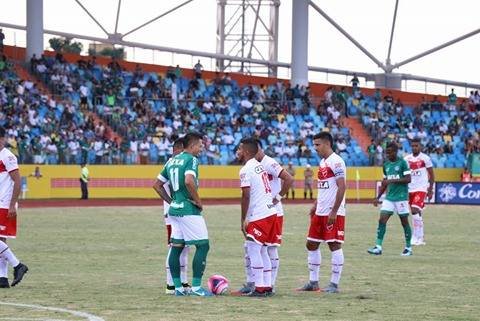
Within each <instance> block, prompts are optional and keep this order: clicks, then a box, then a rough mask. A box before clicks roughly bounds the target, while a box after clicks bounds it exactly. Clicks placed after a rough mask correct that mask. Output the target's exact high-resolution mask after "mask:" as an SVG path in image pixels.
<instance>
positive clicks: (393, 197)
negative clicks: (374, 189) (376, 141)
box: [368, 142, 412, 256]
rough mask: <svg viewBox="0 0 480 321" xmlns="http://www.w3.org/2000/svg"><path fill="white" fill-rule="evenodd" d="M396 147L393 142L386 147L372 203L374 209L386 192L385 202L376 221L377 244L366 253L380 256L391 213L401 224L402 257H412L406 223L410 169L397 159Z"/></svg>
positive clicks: (407, 224) (409, 229)
mask: <svg viewBox="0 0 480 321" xmlns="http://www.w3.org/2000/svg"><path fill="white" fill-rule="evenodd" d="M397 153H398V146H397V144H395V143H394V142H391V143H389V144H388V145H387V148H386V154H387V160H386V161H385V163H384V164H383V181H382V185H381V187H380V192H379V193H378V197H377V198H376V199H375V200H374V201H373V205H374V206H375V207H376V206H377V205H378V201H379V199H380V197H381V196H382V194H383V193H384V192H385V191H387V195H386V197H385V200H384V201H383V203H382V208H381V209H380V219H379V220H378V229H377V242H376V245H375V246H374V247H372V248H370V249H368V253H370V254H374V255H380V254H382V243H383V237H384V236H385V232H386V230H387V222H388V219H389V218H390V216H392V214H393V213H395V212H396V213H397V214H398V216H399V217H400V221H401V222H402V226H403V231H404V234H405V249H404V250H403V252H402V256H410V255H412V246H411V244H410V241H411V238H412V229H411V228H410V224H409V223H408V214H410V207H409V205H408V183H410V181H411V176H410V167H409V166H408V164H407V162H406V161H405V160H404V159H403V158H400V157H398V155H397Z"/></svg>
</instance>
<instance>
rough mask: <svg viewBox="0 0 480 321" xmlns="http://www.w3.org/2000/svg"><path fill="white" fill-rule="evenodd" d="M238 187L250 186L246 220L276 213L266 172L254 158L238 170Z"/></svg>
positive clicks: (258, 218) (253, 219)
mask: <svg viewBox="0 0 480 321" xmlns="http://www.w3.org/2000/svg"><path fill="white" fill-rule="evenodd" d="M240 187H250V205H249V207H248V213H247V221H248V222H254V221H258V220H261V219H262V218H265V217H269V216H271V215H275V214H277V211H276V208H275V205H273V203H272V201H273V198H272V188H271V187H270V181H269V179H268V173H267V172H266V171H265V169H264V167H263V166H262V164H260V162H258V161H257V160H256V159H255V158H252V159H250V160H249V161H248V162H247V163H246V164H245V166H243V167H242V169H241V170H240Z"/></svg>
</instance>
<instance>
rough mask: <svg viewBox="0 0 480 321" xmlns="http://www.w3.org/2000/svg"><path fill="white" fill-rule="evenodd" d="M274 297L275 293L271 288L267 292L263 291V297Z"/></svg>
mask: <svg viewBox="0 0 480 321" xmlns="http://www.w3.org/2000/svg"><path fill="white" fill-rule="evenodd" d="M274 295H275V291H274V289H273V288H269V289H268V290H265V296H267V297H270V296H274Z"/></svg>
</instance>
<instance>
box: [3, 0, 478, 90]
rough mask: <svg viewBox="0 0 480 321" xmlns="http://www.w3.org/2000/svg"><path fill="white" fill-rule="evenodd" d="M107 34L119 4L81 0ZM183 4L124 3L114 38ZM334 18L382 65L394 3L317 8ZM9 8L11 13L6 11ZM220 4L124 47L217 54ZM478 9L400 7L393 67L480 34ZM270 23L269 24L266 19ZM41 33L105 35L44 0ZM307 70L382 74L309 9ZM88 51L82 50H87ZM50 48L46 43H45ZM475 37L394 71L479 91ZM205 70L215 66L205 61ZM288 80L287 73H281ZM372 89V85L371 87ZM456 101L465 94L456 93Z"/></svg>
mask: <svg viewBox="0 0 480 321" xmlns="http://www.w3.org/2000/svg"><path fill="white" fill-rule="evenodd" d="M80 1H81V3H82V4H83V5H84V6H85V7H86V8H87V9H89V10H90V12H91V13H92V14H93V16H94V17H95V18H96V19H97V20H98V21H100V23H101V24H102V25H103V26H104V27H105V29H107V30H108V31H109V32H113V31H114V28H115V18H116V10H117V4H118V0H102V1H97V0H80ZM292 1H294V0H281V6H280V23H279V25H280V26H279V55H278V56H279V57H278V60H279V61H281V62H290V59H291V29H292V22H291V11H292V3H291V2H292ZM182 2H183V1H182V0H162V1H158V0H122V1H121V3H122V6H121V11H120V19H119V26H118V32H120V33H125V32H127V31H129V30H131V29H133V28H135V27H137V26H139V25H141V24H142V23H144V22H146V21H148V20H149V19H151V18H154V17H156V16H157V15H159V14H161V13H162V12H165V11H166V10H168V9H170V8H173V7H175V6H176V5H179V4H180V3H182ZM314 2H315V3H316V4H317V5H318V6H319V7H320V8H321V9H322V10H324V11H325V12H326V13H327V14H328V15H329V16H330V17H331V18H333V19H334V20H335V21H336V22H337V23H338V24H339V25H341V26H342V27H343V28H344V29H345V30H346V31H347V32H349V33H350V34H351V35H352V36H353V37H354V38H355V39H356V40H357V41H359V42H360V43H361V44H362V45H363V46H364V47H365V48H367V49H368V50H369V51H370V52H371V53H372V54H373V55H374V56H375V57H377V58H378V59H379V60H380V61H382V62H385V59H386V56H387V51H388V42H389V37H390V30H391V23H392V17H393V12H394V6H395V0H367V1H358V0H357V1H355V0H321V1H320V0H314ZM0 4H1V7H2V10H0V22H4V23H12V24H19V25H25V24H26V0H0ZM6 8H8V10H5V9H6ZM216 13H217V1H215V0H194V1H192V2H191V3H189V4H187V5H186V6H184V7H182V8H180V9H178V10H177V11H175V12H173V13H171V14H169V15H167V16H165V17H163V18H161V19H159V20H157V21H156V22H154V23H152V24H150V25H148V26H146V27H145V28H143V29H140V30H139V31H136V32H134V33H132V34H131V35H129V36H127V37H126V38H125V40H129V41H135V42H143V43H149V44H154V45H160V46H168V47H176V48H184V49H193V50H199V51H206V52H212V53H214V52H215V48H216ZM479 16H480V1H476V0H456V1H454V2H452V1H448V0H422V1H414V0H400V2H399V8H398V16H397V24H396V28H395V38H394V42H393V47H392V55H391V60H392V63H396V62H399V61H402V60H404V59H406V58H409V57H411V56H413V55H416V54H418V53H421V52H423V51H425V50H428V49H430V48H432V47H435V46H437V45H439V44H442V43H444V42H446V41H449V40H452V39H454V38H456V37H458V36H461V35H463V34H465V33H468V32H471V31H473V30H475V29H477V28H479V27H480V26H479V25H480V23H479V22H478V21H479V19H478V18H479ZM267 21H268V19H267ZM44 28H45V29H52V30H58V31H63V32H71V33H77V34H86V35H90V36H97V37H104V36H105V33H104V32H103V31H102V30H101V29H100V28H99V27H98V26H97V25H96V24H95V23H94V22H93V21H92V20H91V19H90V18H89V17H88V16H87V15H86V14H85V13H84V11H83V10H82V9H81V8H80V6H79V5H78V4H77V3H76V2H75V1H74V0H44ZM4 32H5V34H6V40H5V43H6V44H17V45H18V46H25V43H26V41H25V32H23V31H18V30H17V31H15V30H12V29H4ZM46 39H47V38H46ZM308 39H309V52H308V56H309V59H308V63H309V65H310V66H318V67H325V68H336V69H344V70H352V71H363V72H373V73H377V72H381V69H379V68H378V67H377V66H376V65H375V63H374V62H372V61H371V60H370V59H369V58H368V57H366V56H365V55H364V54H363V53H362V52H361V51H360V50H358V49H357V48H356V47H355V46H354V45H353V44H352V43H351V42H349V40H347V39H346V38H345V37H344V36H343V35H341V34H340V33H339V32H338V31H337V30H336V29H335V28H334V27H333V26H331V25H330V24H329V23H328V22H327V21H326V20H325V19H324V18H323V17H322V16H320V14H318V13H317V12H316V11H315V10H314V9H313V8H310V11H309V35H308ZM85 44H86V46H87V43H85ZM45 45H46V46H47V47H48V41H47V40H46V41H45ZM127 53H128V59H129V60H137V61H141V62H147V63H156V64H165V65H170V64H171V65H176V64H180V65H181V66H182V67H191V66H192V65H193V64H194V63H195V62H196V60H197V57H190V56H183V55H172V54H171V53H161V52H153V51H151V50H141V49H135V50H128V51H127ZM478 57H480V34H477V35H475V36H473V37H471V38H469V39H467V40H464V41H463V42H460V43H457V44H455V45H453V46H451V47H448V48H445V49H442V50H441V51H438V52H436V53H434V54H432V55H430V56H427V57H424V58H422V59H420V60H417V61H415V62H412V63H410V64H408V65H405V66H403V67H401V68H400V69H398V70H396V71H397V72H401V73H410V74H414V75H421V76H427V77H433V78H441V79H449V80H455V81H465V82H471V83H477V84H478V83H480V64H479V63H478V60H479V58H478ZM202 64H203V65H204V67H205V68H206V69H213V68H214V61H213V60H210V59H207V58H202ZM280 76H281V77H286V78H288V76H289V74H288V71H281V72H280ZM309 77H310V80H311V81H317V82H333V83H345V82H346V81H348V79H347V78H346V77H345V76H335V75H332V74H329V75H328V76H327V75H325V74H318V73H316V74H314V73H310V75H309ZM370 85H372V84H370ZM406 89H407V90H409V91H425V84H424V83H417V82H412V81H409V82H408V83H407V88H406ZM447 90H448V92H449V91H450V90H449V88H448V89H447V88H446V87H445V86H444V85H433V84H432V85H428V86H427V91H428V92H432V93H445V92H446V91H447ZM456 91H457V94H458V95H459V96H463V95H465V89H461V88H456Z"/></svg>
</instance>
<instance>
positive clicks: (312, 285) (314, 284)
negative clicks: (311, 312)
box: [296, 281, 320, 292]
mask: <svg viewBox="0 0 480 321" xmlns="http://www.w3.org/2000/svg"><path fill="white" fill-rule="evenodd" d="M296 291H299V292H320V287H319V286H318V281H309V282H308V283H305V285H304V286H302V287H301V288H298V289H297V290H296Z"/></svg>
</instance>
